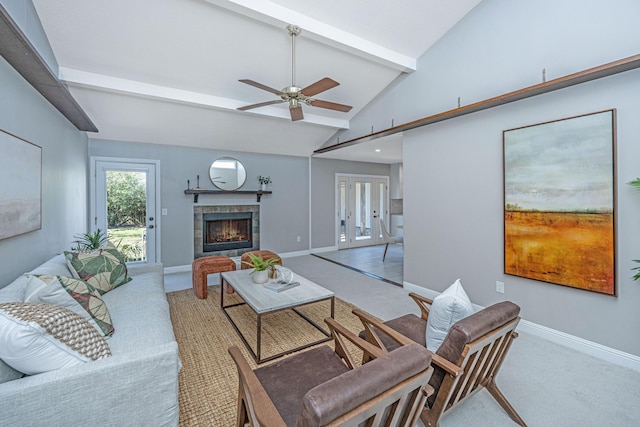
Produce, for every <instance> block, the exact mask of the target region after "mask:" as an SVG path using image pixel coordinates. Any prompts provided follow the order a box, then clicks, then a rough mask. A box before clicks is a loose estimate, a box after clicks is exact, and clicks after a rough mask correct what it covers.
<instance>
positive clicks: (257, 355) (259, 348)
mask: <svg viewBox="0 0 640 427" xmlns="http://www.w3.org/2000/svg"><path fill="white" fill-rule="evenodd" d="M224 295H225V292H220V308H222V311H223V313H224V315H225V316H227V319H229V323H231V325H232V326H233V328H234V329H235V330H236V332H237V334H238V336H239V337H240V339H241V340H242V342H243V343H244V345H245V346H246V347H247V350H249V353H251V356H253V359H254V360H255V362H256V363H257V364H261V363H264V362H268V361H270V360H273V359H277V358H279V357H282V356H285V355H287V354H290V353H294V352H296V351H299V350H303V349H305V348H309V347H312V346H314V345H316V344H320V343H323V342H327V341H330V340H331V333H330V332H329V331H328V330H326V329H324V328H323V327H322V326H320V325H318V324H317V323H316V322H314V321H313V320H311V319H310V318H309V317H308V316H307V315H305V314H304V313H302V312H301V311H300V310H298V307H303V306H305V305H310V304H316V303H319V302H322V301H326V300H327V299H329V300H331V313H330V316H331V318H334V316H335V296H331V297H327V298H324V299H322V300H318V301H313V302H310V303H305V304H300V305H296V306H294V307H287V308H283V309H281V310H274V311H270V312H268V313H256V316H257V320H256V350H255V351H254V350H253V348H251V345H250V344H249V342H248V341H247V339H246V338H245V336H244V334H243V333H242V331H241V330H240V328H239V327H238V325H237V324H236V322H234V320H233V318H232V317H231V315H230V314H229V312H228V309H230V308H233V307H238V306H242V305H246V304H247V303H246V302H244V301H243V302H239V303H235V304H230V305H226V306H225V305H224ZM283 310H292V311H293V312H294V313H296V314H297V315H298V316H300V317H301V318H302V319H304V320H305V321H307V322H308V323H309V324H310V325H312V326H313V327H314V328H316V329H317V330H318V331H320V332H321V333H322V334H323V335H324V336H325V338H321V339H319V340H316V341H313V342H310V343H307V344H304V345H301V346H298V347H295V348H292V349H290V350H286V351H283V352H281V353H277V354H274V355H271V356H268V357H265V358H263V357H262V317H263V316H265V315H268V314H272V313H277V312H279V311H283Z"/></svg>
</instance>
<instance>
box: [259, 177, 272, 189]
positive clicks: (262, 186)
mask: <svg viewBox="0 0 640 427" xmlns="http://www.w3.org/2000/svg"><path fill="white" fill-rule="evenodd" d="M258 181H260V190H262V191H267V184H271V177H270V176H262V175H258Z"/></svg>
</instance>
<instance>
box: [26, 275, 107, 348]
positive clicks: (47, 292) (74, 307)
mask: <svg viewBox="0 0 640 427" xmlns="http://www.w3.org/2000/svg"><path fill="white" fill-rule="evenodd" d="M25 302H34V303H38V302H40V303H47V304H53V305H58V306H60V307H65V308H68V309H69V310H71V311H73V312H74V313H77V314H79V315H80V316H82V317H83V318H85V319H86V320H87V321H88V322H89V323H90V324H91V325H92V326H93V327H95V328H96V329H97V330H98V331H99V332H100V333H101V334H103V335H105V336H111V335H113V331H114V329H113V322H112V321H111V316H110V315H109V310H108V309H107V305H106V304H105V303H104V301H103V300H102V298H101V297H100V294H99V293H98V292H97V291H96V289H95V288H94V287H93V286H91V285H89V284H88V283H87V282H85V281H84V280H80V279H73V278H71V277H63V276H44V275H43V276H30V278H29V283H28V284H27V291H26V298H25Z"/></svg>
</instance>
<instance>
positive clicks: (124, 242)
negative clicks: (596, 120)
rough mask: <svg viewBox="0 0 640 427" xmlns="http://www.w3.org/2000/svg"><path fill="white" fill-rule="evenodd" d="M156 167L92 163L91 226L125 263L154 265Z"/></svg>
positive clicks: (107, 162) (136, 164)
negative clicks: (96, 229) (98, 230)
mask: <svg viewBox="0 0 640 427" xmlns="http://www.w3.org/2000/svg"><path fill="white" fill-rule="evenodd" d="M155 195H156V192H155V165H154V164H153V163H122V162H111V161H96V163H95V218H94V226H95V228H99V229H101V230H105V231H106V232H107V237H108V238H109V241H110V242H111V243H113V244H114V245H116V246H117V247H118V249H119V250H120V252H122V253H123V255H124V256H125V257H126V259H127V262H156V233H157V230H158V228H157V222H158V221H157V220H156V213H155V212H156V206H155V205H156V203H155Z"/></svg>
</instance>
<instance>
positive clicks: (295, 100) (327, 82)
mask: <svg viewBox="0 0 640 427" xmlns="http://www.w3.org/2000/svg"><path fill="white" fill-rule="evenodd" d="M287 31H288V32H289V35H290V36H291V86H287V87H285V88H284V89H282V90H277V89H273V88H271V87H269V86H265V85H263V84H261V83H258V82H255V81H253V80H248V79H242V80H240V82H242V83H246V84H248V85H251V86H254V87H257V88H258V89H262V90H266V91H267V92H271V93H273V94H276V95H278V96H279V97H280V99H277V100H274V101H267V102H260V103H258V104H251V105H247V106H245V107H240V108H238V110H240V111H245V110H250V109H252V108H258V107H264V106H266V105H273V104H281V103H283V102H288V103H289V112H290V114H291V120H293V121H296V120H302V119H303V118H304V115H303V114H302V104H307V105H311V106H313V107H320V108H327V109H329V110H336V111H342V112H344V113H346V112H348V111H349V110H351V108H352V107H351V106H349V105H344V104H337V103H335V102H329V101H322V100H320V99H315V98H313V96H314V95H317V94H319V93H321V92H324V91H326V90H329V89H331V88H334V87H336V86H338V85H339V84H340V83H338V82H336V81H335V80H332V79H330V78H329V77H325V78H324V79H321V80H318V81H317V82H315V83H313V84H311V85H309V86H307V87H305V88H304V89H303V88H300V87H298V86H296V37H297V36H298V35H299V34H300V33H301V32H302V30H301V29H300V27H298V26H295V25H287Z"/></svg>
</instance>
